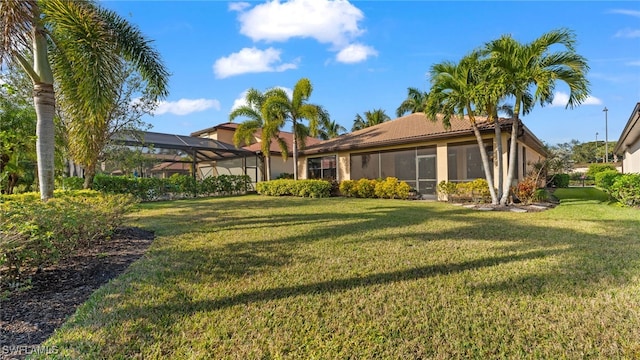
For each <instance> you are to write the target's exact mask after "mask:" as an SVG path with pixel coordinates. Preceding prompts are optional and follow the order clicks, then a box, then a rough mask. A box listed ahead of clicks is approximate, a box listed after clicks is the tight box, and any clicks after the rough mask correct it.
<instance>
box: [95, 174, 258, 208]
mask: <svg viewBox="0 0 640 360" xmlns="http://www.w3.org/2000/svg"><path fill="white" fill-rule="evenodd" d="M250 187H251V178H250V177H249V176H247V175H220V176H215V177H207V178H205V179H203V180H199V181H196V180H195V179H194V178H193V177H191V176H188V175H179V174H174V175H172V176H171V177H170V178H168V179H158V178H134V177H126V176H109V175H96V177H95V178H94V181H93V188H94V190H98V191H102V192H105V193H110V194H131V195H134V196H135V197H136V198H138V199H140V200H141V201H152V200H160V199H167V198H185V197H194V196H200V195H205V196H211V195H232V194H241V193H245V192H246V191H248V190H249V188H250Z"/></svg>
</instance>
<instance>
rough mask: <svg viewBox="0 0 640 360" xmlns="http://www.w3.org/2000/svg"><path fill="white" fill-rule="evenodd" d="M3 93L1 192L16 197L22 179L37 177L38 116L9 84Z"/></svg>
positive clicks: (0, 110) (0, 115)
mask: <svg viewBox="0 0 640 360" xmlns="http://www.w3.org/2000/svg"><path fill="white" fill-rule="evenodd" d="M0 92H1V94H0V96H1V97H0V193H4V194H12V193H13V190H14V188H15V186H16V185H18V183H19V182H20V181H21V180H24V179H25V178H31V179H30V180H32V179H33V177H34V175H35V171H34V165H35V162H36V151H35V146H34V145H35V139H34V137H35V118H36V114H35V111H34V109H33V106H32V105H30V104H28V103H27V101H25V99H24V98H22V97H20V96H19V95H18V94H16V92H15V90H14V88H13V87H12V86H11V85H10V84H9V83H4V84H3V85H2V88H1V89H0ZM30 183H31V181H26V182H25V185H27V186H29V185H30Z"/></svg>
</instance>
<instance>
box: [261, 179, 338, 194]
mask: <svg viewBox="0 0 640 360" xmlns="http://www.w3.org/2000/svg"><path fill="white" fill-rule="evenodd" d="M256 190H257V191H258V193H259V194H261V195H268V196H300V197H312V198H319V197H329V196H330V194H331V183H330V182H329V181H326V180H291V179H278V180H271V181H263V182H259V183H258V184H257V185H256Z"/></svg>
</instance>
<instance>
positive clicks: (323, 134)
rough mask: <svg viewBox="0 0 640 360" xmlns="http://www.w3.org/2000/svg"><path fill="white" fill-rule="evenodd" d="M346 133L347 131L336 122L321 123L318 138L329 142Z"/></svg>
mask: <svg viewBox="0 0 640 360" xmlns="http://www.w3.org/2000/svg"><path fill="white" fill-rule="evenodd" d="M346 132H347V129H345V127H344V126H342V125H340V124H338V123H337V122H336V121H335V120H330V121H321V123H320V129H318V137H319V138H320V139H322V140H329V139H333V138H336V137H338V136H340V135H343V134H344V133H346Z"/></svg>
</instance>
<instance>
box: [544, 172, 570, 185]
mask: <svg viewBox="0 0 640 360" xmlns="http://www.w3.org/2000/svg"><path fill="white" fill-rule="evenodd" d="M570 181H571V176H569V174H555V175H552V176H551V177H550V178H549V179H548V181H547V185H548V186H552V187H556V188H567V187H569V182H570Z"/></svg>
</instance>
